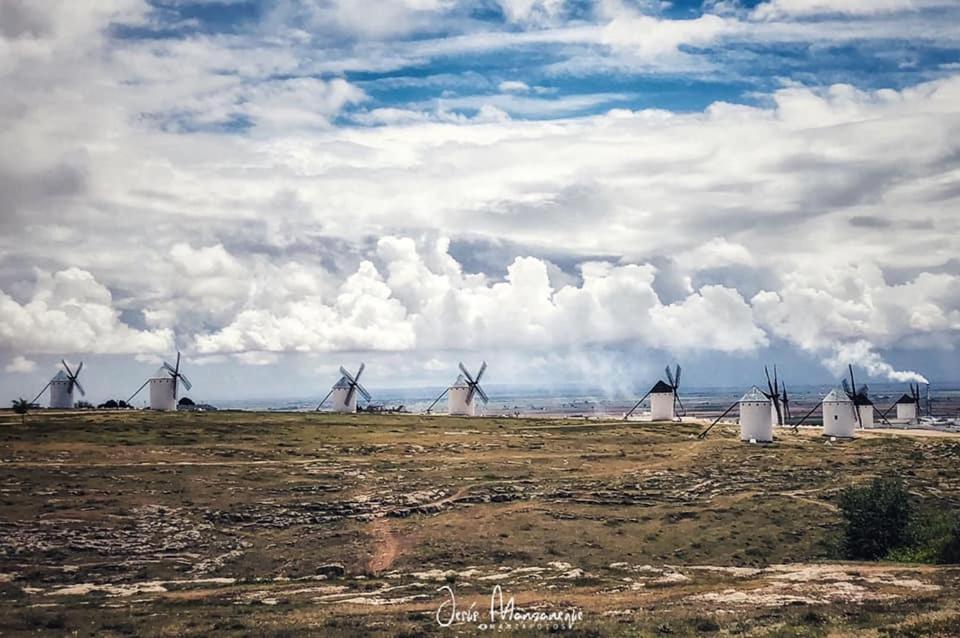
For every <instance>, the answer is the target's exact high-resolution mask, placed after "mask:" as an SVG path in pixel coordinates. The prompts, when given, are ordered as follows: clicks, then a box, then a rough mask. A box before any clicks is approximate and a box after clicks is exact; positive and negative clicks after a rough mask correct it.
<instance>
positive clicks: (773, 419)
mask: <svg viewBox="0 0 960 638" xmlns="http://www.w3.org/2000/svg"><path fill="white" fill-rule="evenodd" d="M780 409H781V410H783V406H781V407H780ZM770 425H772V426H773V427H778V426H779V425H780V420H779V418H778V417H777V406H776V404H775V403H774V402H773V400H772V399H771V400H770Z"/></svg>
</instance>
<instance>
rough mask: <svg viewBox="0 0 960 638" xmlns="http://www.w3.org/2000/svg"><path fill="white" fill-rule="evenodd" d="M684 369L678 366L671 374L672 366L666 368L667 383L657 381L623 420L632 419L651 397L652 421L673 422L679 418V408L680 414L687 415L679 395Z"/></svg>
mask: <svg viewBox="0 0 960 638" xmlns="http://www.w3.org/2000/svg"><path fill="white" fill-rule="evenodd" d="M681 372H682V369H681V368H680V365H679V364H677V366H676V371H675V372H671V371H670V366H667V367H666V373H667V381H663V380H662V379H661V380H659V381H657V382H656V383H655V384H654V386H653V387H652V388H650V390H648V391H647V393H646V394H645V395H643V398H641V399H640V400H639V401H637V402H636V404H635V405H634V406H633V407H632V408H630V411H629V412H627V413H626V414H625V415H623V419H624V420H627V419H628V418H630V415H631V414H633V413H634V412H635V411H636V409H637V408H638V407H640V404H641V403H643V402H644V400H645V399H646V398H647V397H650V420H651V421H673V420H674V419H675V418H676V416H677V409H676V408H677V407H678V406H679V408H680V414H681V415H682V414H685V412H686V411H685V410H684V408H683V403H682V402H681V401H680V395H679V393H678V391H679V389H680V373H681Z"/></svg>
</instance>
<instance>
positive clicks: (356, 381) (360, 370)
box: [353, 361, 367, 383]
mask: <svg viewBox="0 0 960 638" xmlns="http://www.w3.org/2000/svg"><path fill="white" fill-rule="evenodd" d="M366 367H367V364H365V363H364V362H363V361H361V362H360V367H359V368H357V376H355V377H354V378H353V382H354V383H360V375H361V374H363V371H364V369H365V368H366Z"/></svg>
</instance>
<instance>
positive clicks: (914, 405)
mask: <svg viewBox="0 0 960 638" xmlns="http://www.w3.org/2000/svg"><path fill="white" fill-rule="evenodd" d="M893 405H895V406H897V420H899V421H906V422H907V423H918V422H919V421H920V384H919V383H917V384H913V383H911V384H910V393H909V394H904V395H903V396H902V397H900V398H899V399H897V402H896V403H894V404H893ZM890 407H891V408H892V407H893V406H890ZM889 411H890V408H887V412H889ZM884 414H886V412H885V413H884Z"/></svg>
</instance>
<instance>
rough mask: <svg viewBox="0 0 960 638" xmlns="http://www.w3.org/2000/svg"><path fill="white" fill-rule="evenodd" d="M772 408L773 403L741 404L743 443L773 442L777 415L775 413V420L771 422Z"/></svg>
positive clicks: (741, 436) (741, 438)
mask: <svg viewBox="0 0 960 638" xmlns="http://www.w3.org/2000/svg"><path fill="white" fill-rule="evenodd" d="M772 407H773V402H772V401H741V402H740V440H741V441H750V440H753V441H761V442H764V443H769V442H771V441H773V423H774V422H775V421H776V414H775V413H774V416H773V420H771V419H770V410H771V409H772Z"/></svg>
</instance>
